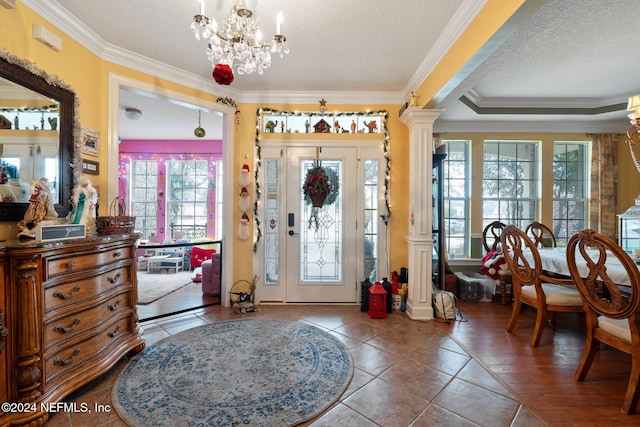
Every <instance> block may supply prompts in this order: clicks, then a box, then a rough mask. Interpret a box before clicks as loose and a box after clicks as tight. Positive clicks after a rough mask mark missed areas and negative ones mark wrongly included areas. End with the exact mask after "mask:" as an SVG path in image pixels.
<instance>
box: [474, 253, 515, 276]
mask: <svg viewBox="0 0 640 427" xmlns="http://www.w3.org/2000/svg"><path fill="white" fill-rule="evenodd" d="M508 269H509V266H508V265H507V260H505V259H504V255H503V254H502V251H498V250H493V251H489V252H487V254H486V255H485V256H484V257H482V267H480V273H482V274H484V275H485V276H487V277H490V278H492V279H494V280H498V279H499V278H500V271H501V270H505V271H506V270H508Z"/></svg>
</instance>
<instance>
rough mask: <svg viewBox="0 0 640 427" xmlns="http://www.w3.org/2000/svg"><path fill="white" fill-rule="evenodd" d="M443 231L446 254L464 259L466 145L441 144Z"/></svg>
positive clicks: (466, 246)
mask: <svg viewBox="0 0 640 427" xmlns="http://www.w3.org/2000/svg"><path fill="white" fill-rule="evenodd" d="M442 143H443V145H445V146H446V147H447V157H446V158H445V159H444V184H443V185H444V228H445V234H444V235H445V245H446V248H447V253H449V254H453V255H455V256H459V257H467V256H469V254H470V248H469V246H470V245H469V193H470V191H469V184H470V180H469V141H454V140H451V141H443V142H442Z"/></svg>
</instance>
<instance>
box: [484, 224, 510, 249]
mask: <svg viewBox="0 0 640 427" xmlns="http://www.w3.org/2000/svg"><path fill="white" fill-rule="evenodd" d="M505 227H506V225H505V224H503V223H502V222H500V221H493V222H492V223H490V224H488V225H487V226H486V227H485V228H484V230H482V245H483V246H484V250H485V251H486V252H489V251H495V250H497V249H500V236H501V235H502V230H504V228H505Z"/></svg>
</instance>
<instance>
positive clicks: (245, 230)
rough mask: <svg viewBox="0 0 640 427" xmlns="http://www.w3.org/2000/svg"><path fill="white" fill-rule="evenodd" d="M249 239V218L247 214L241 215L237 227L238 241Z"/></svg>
mask: <svg viewBox="0 0 640 427" xmlns="http://www.w3.org/2000/svg"><path fill="white" fill-rule="evenodd" d="M248 238H249V217H248V216H247V214H246V213H245V214H242V218H240V225H239V226H238V239H240V240H247V239H248Z"/></svg>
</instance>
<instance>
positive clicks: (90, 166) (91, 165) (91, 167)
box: [82, 159, 100, 175]
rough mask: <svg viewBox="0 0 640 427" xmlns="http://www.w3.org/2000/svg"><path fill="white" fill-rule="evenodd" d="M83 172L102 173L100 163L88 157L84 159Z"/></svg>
mask: <svg viewBox="0 0 640 427" xmlns="http://www.w3.org/2000/svg"><path fill="white" fill-rule="evenodd" d="M82 172H83V173H86V174H89V175H98V173H100V164H99V163H98V162H94V161H91V160H87V159H82Z"/></svg>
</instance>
